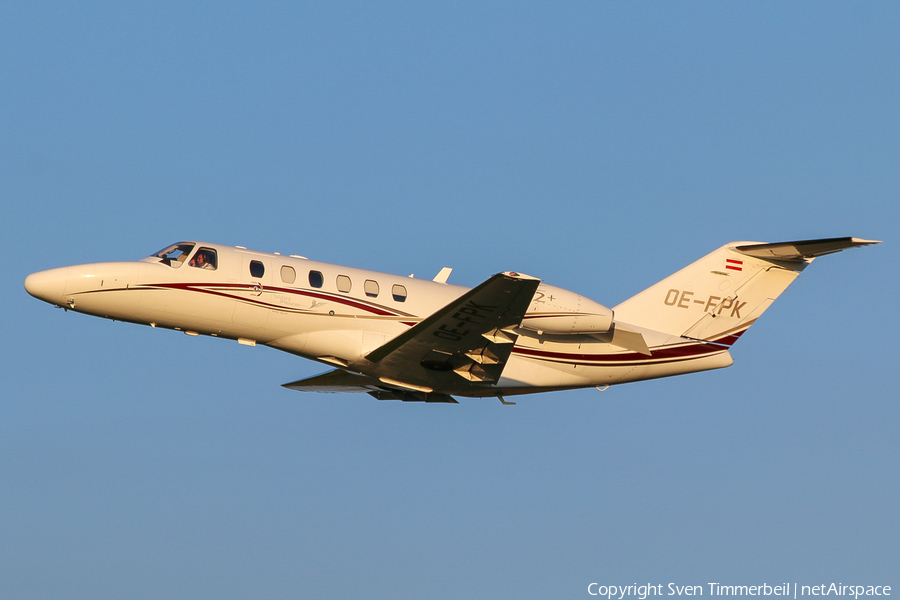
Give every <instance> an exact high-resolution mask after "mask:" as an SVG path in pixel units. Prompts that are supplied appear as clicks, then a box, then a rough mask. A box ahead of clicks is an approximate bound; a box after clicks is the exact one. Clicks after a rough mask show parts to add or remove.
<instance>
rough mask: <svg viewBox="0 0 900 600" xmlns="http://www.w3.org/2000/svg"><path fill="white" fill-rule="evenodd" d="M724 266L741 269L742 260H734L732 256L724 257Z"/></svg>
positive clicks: (742, 265) (735, 269)
mask: <svg viewBox="0 0 900 600" xmlns="http://www.w3.org/2000/svg"><path fill="white" fill-rule="evenodd" d="M725 268H726V269H731V270H732V271H743V270H744V261H742V260H735V259H733V258H726V259H725Z"/></svg>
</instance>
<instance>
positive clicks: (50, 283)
mask: <svg viewBox="0 0 900 600" xmlns="http://www.w3.org/2000/svg"><path fill="white" fill-rule="evenodd" d="M67 271H68V269H66V268H65V267H64V268H61V269H50V270H49V271H39V272H37V273H32V274H31V275H29V276H28V277H26V278H25V291H26V292H28V293H29V294H31V295H32V296H34V297H35V298H37V299H38V300H43V301H44V302H49V303H50V304H62V298H63V294H64V293H65V291H66V272H67Z"/></svg>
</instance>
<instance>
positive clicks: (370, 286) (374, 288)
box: [365, 279, 378, 298]
mask: <svg viewBox="0 0 900 600" xmlns="http://www.w3.org/2000/svg"><path fill="white" fill-rule="evenodd" d="M365 289H366V296H371V297H372V298H377V297H378V282H377V281H372V280H371V279H366V285H365Z"/></svg>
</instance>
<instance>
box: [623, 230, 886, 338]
mask: <svg viewBox="0 0 900 600" xmlns="http://www.w3.org/2000/svg"><path fill="white" fill-rule="evenodd" d="M878 243H880V242H877V241H874V240H862V239H859V238H849V237H847V238H830V239H822V240H804V241H798V242H781V243H775V244H767V243H763V242H732V243H730V244H726V245H724V246H722V247H721V248H719V249H718V250H715V251H714V252H711V253H710V254H707V255H706V256H704V257H703V258H701V259H700V260H698V261H696V262H694V263H692V264H690V265H688V266H687V267H685V268H683V269H681V270H680V271H678V272H677V273H675V274H674V275H671V276H669V277H667V278H666V279H663V280H662V281H660V282H659V283H657V284H656V285H654V286H652V287H650V288H648V289H646V290H644V291H643V292H641V293H640V294H638V295H636V296H634V297H632V298H629V299H628V300H626V301H625V302H623V303H621V304H619V305H618V306H616V307H614V308H613V311H614V314H615V320H616V322H623V323H627V324H631V325H637V326H639V327H646V328H648V329H653V330H656V331H661V332H664V333H668V334H672V335H677V336H682V337H687V338H692V339H698V340H704V341H708V342H713V343H718V344H722V345H725V346H731V345H732V344H733V343H734V342H735V341H737V339H738V337H740V335H741V334H743V333H744V332H745V331H746V330H747V329H748V328H749V327H750V326H751V325H752V324H753V323H754V321H756V319H758V318H759V317H760V315H762V313H764V312H765V311H766V309H767V308H769V306H770V305H771V304H772V302H774V301H775V299H776V298H778V296H779V295H781V293H782V292H783V291H784V290H786V289H787V287H788V286H789V285H790V284H791V283H792V282H793V281H794V279H796V277H797V275H799V274H800V272H801V271H803V269H805V268H806V267H807V266H808V265H809V264H810V263H811V262H812V261H813V260H814V259H815V258H816V257H817V256H823V255H825V254H831V253H833V252H839V251H841V250H846V249H847V248H856V247H859V246H866V245H869V244H878Z"/></svg>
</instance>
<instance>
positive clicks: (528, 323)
mask: <svg viewBox="0 0 900 600" xmlns="http://www.w3.org/2000/svg"><path fill="white" fill-rule="evenodd" d="M612 324H613V311H612V309H611V308H607V307H605V306H603V305H602V304H598V303H597V302H594V301H593V300H591V299H589V298H585V297H584V296H581V295H580V294H576V293H575V292H570V291H569V290H564V289H562V288H558V287H555V286H552V285H546V284H544V283H542V284H540V285H539V286H538V289H537V291H536V292H535V293H534V298H533V299H532V300H531V305H530V306H529V307H528V311H527V312H526V313H525V317H524V318H523V319H522V324H521V325H520V326H521V327H522V328H524V329H530V330H532V331H537V332H538V333H548V334H553V335H575V334H581V335H584V334H592V333H606V332H607V331H609V330H610V329H612Z"/></svg>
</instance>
